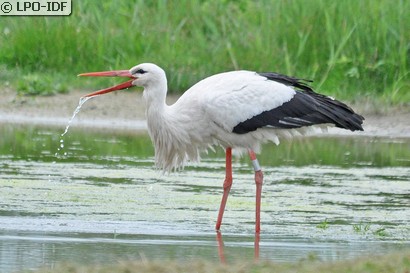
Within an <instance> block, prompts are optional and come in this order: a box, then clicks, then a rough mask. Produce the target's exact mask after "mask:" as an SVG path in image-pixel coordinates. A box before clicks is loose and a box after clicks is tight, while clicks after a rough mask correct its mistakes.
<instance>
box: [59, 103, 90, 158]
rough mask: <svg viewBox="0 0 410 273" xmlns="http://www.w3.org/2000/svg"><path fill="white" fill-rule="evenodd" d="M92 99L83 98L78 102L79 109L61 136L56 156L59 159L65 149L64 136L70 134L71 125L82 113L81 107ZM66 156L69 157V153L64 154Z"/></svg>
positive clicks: (75, 111)
mask: <svg viewBox="0 0 410 273" xmlns="http://www.w3.org/2000/svg"><path fill="white" fill-rule="evenodd" d="M91 98H92V97H81V98H80V101H79V102H78V106H77V108H76V109H75V110H74V112H73V115H72V116H71V118H70V120H69V121H68V123H67V126H66V127H65V130H64V132H63V133H62V134H61V135H60V144H59V147H58V149H57V152H56V153H55V156H56V157H58V156H59V155H61V151H62V150H63V148H64V136H65V135H66V134H67V133H68V129H69V128H70V125H71V123H72V122H73V120H74V118H75V116H76V115H77V114H78V113H79V112H80V109H81V107H82V106H83V104H84V103H85V102H86V101H87V100H89V99H91ZM63 155H64V156H66V155H67V152H64V153H63Z"/></svg>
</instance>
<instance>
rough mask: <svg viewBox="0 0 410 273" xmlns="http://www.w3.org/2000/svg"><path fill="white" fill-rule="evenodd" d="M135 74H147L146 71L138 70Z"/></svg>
mask: <svg viewBox="0 0 410 273" xmlns="http://www.w3.org/2000/svg"><path fill="white" fill-rule="evenodd" d="M136 73H138V74H144V73H147V71H145V70H143V69H138V70H137V71H136Z"/></svg>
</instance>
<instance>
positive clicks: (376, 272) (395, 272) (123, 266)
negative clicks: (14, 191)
mask: <svg viewBox="0 0 410 273" xmlns="http://www.w3.org/2000/svg"><path fill="white" fill-rule="evenodd" d="M409 257H410V252H403V253H396V254H390V255H386V256H383V257H367V258H361V259H356V260H353V261H339V262H327V263H323V262H318V261H316V260H315V259H314V257H312V259H308V260H305V261H300V262H297V263H293V264H287V263H272V262H261V263H245V262H236V263H234V264H229V265H222V264H218V263H211V262H205V261H196V262H185V263H178V262H175V261H168V262H148V261H146V260H144V261H135V262H130V261H129V262H120V263H118V264H117V265H109V266H101V265H100V266H78V265H70V264H67V265H60V266H57V267H56V268H54V269H51V270H47V269H44V270H39V271H36V272H37V273H40V272H42V273H51V272H71V273H76V272H81V273H97V272H99V273H104V272H119V273H120V272H128V273H132V272H144V273H149V272H198V273H201V272H204V273H205V272H221V273H222V272H254V273H263V272H281V273H290V272H298V273H308V272H309V273H310V272H315V273H322V272H323V273H325V272H326V273H328V272H332V273H339V272H340V273H384V272H390V273H406V272H409V271H410V258H409Z"/></svg>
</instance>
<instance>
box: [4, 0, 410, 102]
mask: <svg viewBox="0 0 410 273" xmlns="http://www.w3.org/2000/svg"><path fill="white" fill-rule="evenodd" d="M409 11H410V1H404V0H403V1H400V0H398V1H390V0H381V1H373V0H363V1H356V0H342V1H326V0H308V1H216V0H215V1H214V0H207V1H189V0H183V1H153V2H150V1H104V2H100V1H75V2H74V3H73V11H72V15H71V16H69V17H3V18H1V21H0V43H1V44H2V50H1V51H0V81H1V82H3V83H5V84H11V85H12V86H13V87H14V88H16V89H19V90H22V91H23V92H25V93H33V94H35V93H44V94H46V93H53V92H56V91H57V92H64V91H67V90H69V89H71V88H79V87H81V86H87V88H91V87H94V88H96V87H97V85H98V86H99V87H101V85H102V82H100V81H98V82H97V81H96V80H95V79H92V80H89V79H77V78H76V74H78V73H80V72H86V71H95V70H106V69H124V68H129V67H131V66H133V65H135V64H137V63H141V62H155V63H157V64H159V65H160V66H162V67H164V68H165V70H166V71H167V74H168V77H169V85H170V90H171V91H172V92H181V91H183V90H185V89H187V88H188V87H189V86H190V85H192V84H193V83H195V82H196V81H198V80H200V79H201V78H203V77H205V76H208V75H211V74H213V73H217V72H221V71H226V70H233V69H249V70H258V71H277V72H281V73H285V74H289V75H295V76H298V77H302V78H308V79H313V80H315V82H314V84H313V86H314V87H315V88H316V89H317V90H318V91H320V92H323V93H326V94H329V95H333V96H337V97H338V98H342V99H349V100H356V99H358V98H361V99H363V98H365V99H374V98H376V99H377V100H382V101H385V102H389V103H394V104H398V103H409V102H410V92H409V88H410V73H409V59H410V56H409V55H410V53H409V52H410V51H409V41H410V32H409V31H408V26H409V25H410V12H409ZM57 82H58V83H59V86H54V85H55V83H57ZM106 83H107V82H106ZM39 90H41V91H39Z"/></svg>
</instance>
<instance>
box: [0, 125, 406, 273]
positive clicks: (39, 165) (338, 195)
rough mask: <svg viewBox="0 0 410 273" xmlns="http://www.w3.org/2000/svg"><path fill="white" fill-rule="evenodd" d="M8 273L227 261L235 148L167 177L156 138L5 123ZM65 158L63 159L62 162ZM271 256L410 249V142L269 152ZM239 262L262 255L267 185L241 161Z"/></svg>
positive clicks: (234, 212) (3, 206)
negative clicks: (156, 160) (228, 156)
mask: <svg viewBox="0 0 410 273" xmlns="http://www.w3.org/2000/svg"><path fill="white" fill-rule="evenodd" d="M0 126H1V127H0V135H1V138H0V260H1V263H0V272H12V271H16V270H21V269H35V268H38V267H41V266H45V267H53V266H54V265H55V264H56V263H59V262H63V261H70V262H76V263H84V264H88V263H112V262H116V261H119V260H127V259H152V260H155V259H177V260H190V259H196V258H203V259H209V260H215V261H217V260H219V256H218V248H217V245H218V242H217V240H216V233H215V231H214V226H215V221H216V217H217V211H218V207H219V202H220V199H221V194H222V182H223V179H224V155H223V151H221V150H219V151H218V152H217V153H212V152H211V153H209V154H208V155H204V157H203V160H202V162H201V163H200V164H197V165H190V166H187V167H186V168H185V170H183V171H181V172H176V173H172V174H163V173H162V172H161V171H158V170H156V169H155V168H154V166H153V148H152V146H151V143H150V141H149V139H148V137H147V135H146V134H129V133H122V134H121V133H117V134H116V133H112V132H102V131H100V132H98V131H91V132H90V131H85V130H83V131H79V130H77V131H75V130H74V131H70V132H69V133H68V134H67V135H66V136H65V138H64V147H63V148H62V149H61V150H60V151H58V148H61V147H60V135H61V132H60V131H58V130H54V129H48V128H32V127H15V126H14V127H11V126H7V125H0ZM56 153H57V156H56V155H55V154H56ZM259 161H260V163H261V165H262V166H263V168H264V172H265V184H264V186H263V196H262V214H261V221H262V234H261V241H260V257H261V259H269V260H273V261H298V260H300V259H305V258H306V257H308V256H312V255H314V256H315V257H317V258H318V259H320V260H340V259H348V258H353V257H357V256H361V255H367V254H377V253H379V254H383V253H387V252H390V251H395V250H400V249H404V248H409V247H410V222H409V221H410V209H409V207H410V140H409V139H385V138H370V137H355V138H348V137H343V138H330V137H322V138H319V137H313V138H304V139H296V140H293V141H290V140H287V141H283V142H282V143H281V145H279V146H275V145H266V146H265V147H264V151H263V153H262V154H261V155H260V156H259ZM233 169H234V182H233V186H232V190H231V195H230V197H229V199H228V203H227V208H226V212H225V215H224V221H223V223H222V234H223V243H224V245H225V249H224V250H225V256H226V259H227V261H228V262H229V261H233V260H236V259H242V260H246V259H249V260H251V259H253V255H254V249H253V247H254V242H253V240H254V205H255V200H254V199H255V196H254V195H255V186H254V183H253V172H252V167H251V164H250V162H249V160H248V159H247V158H243V159H237V160H235V161H234V164H233Z"/></svg>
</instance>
